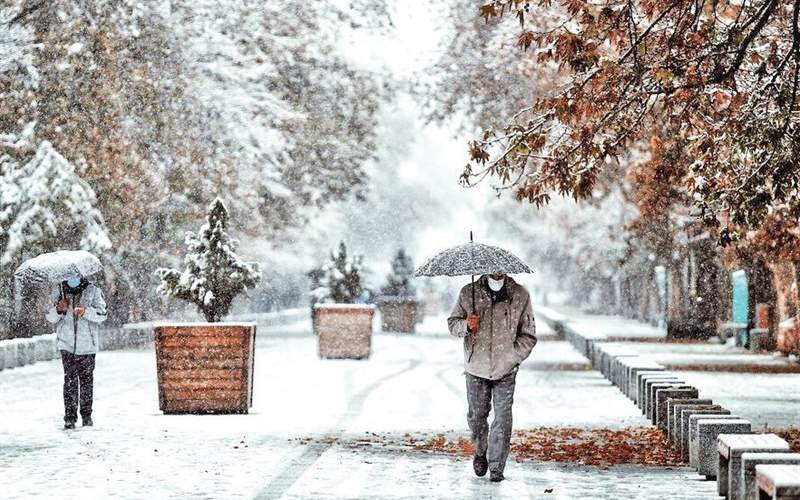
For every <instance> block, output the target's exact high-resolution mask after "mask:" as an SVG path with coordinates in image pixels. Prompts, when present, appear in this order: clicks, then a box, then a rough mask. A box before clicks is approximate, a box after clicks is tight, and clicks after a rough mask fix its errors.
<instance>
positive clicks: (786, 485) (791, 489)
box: [756, 464, 800, 500]
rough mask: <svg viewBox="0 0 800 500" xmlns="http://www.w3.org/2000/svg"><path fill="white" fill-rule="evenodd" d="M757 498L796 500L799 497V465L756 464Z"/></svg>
mask: <svg viewBox="0 0 800 500" xmlns="http://www.w3.org/2000/svg"><path fill="white" fill-rule="evenodd" d="M756 485H757V486H758V491H759V498H771V499H773V500H790V499H791V500H797V499H798V498H800V465H778V464H763V465H762V464H759V465H756Z"/></svg>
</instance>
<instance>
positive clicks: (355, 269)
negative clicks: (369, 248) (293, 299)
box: [311, 241, 367, 304]
mask: <svg viewBox="0 0 800 500" xmlns="http://www.w3.org/2000/svg"><path fill="white" fill-rule="evenodd" d="M361 262H362V257H361V256H360V255H354V256H352V257H350V256H348V255H347V247H346V246H345V244H344V242H343V241H342V242H340V243H339V251H338V253H336V254H334V253H331V260H330V262H329V263H327V264H325V265H324V266H323V267H322V270H321V273H320V275H319V277H318V282H317V286H316V287H315V288H313V289H312V291H311V296H312V300H313V301H315V302H333V303H337V304H354V303H356V302H357V301H358V299H359V298H360V297H361V296H362V295H363V294H364V292H365V291H367V289H366V288H365V287H364V284H363V281H362V276H361V274H362V273H363V266H362V263H361ZM312 286H313V284H312Z"/></svg>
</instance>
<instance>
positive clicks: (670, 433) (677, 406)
mask: <svg viewBox="0 0 800 500" xmlns="http://www.w3.org/2000/svg"><path fill="white" fill-rule="evenodd" d="M712 404H714V403H713V402H712V401H711V400H710V399H697V398H694V399H670V400H669V401H667V438H668V439H669V440H670V442H672V443H676V444H677V442H678V436H679V434H678V425H677V423H678V422H679V421H680V418H681V410H682V409H684V408H694V407H698V406H708V405H712Z"/></svg>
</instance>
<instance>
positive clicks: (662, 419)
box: [653, 387, 700, 431]
mask: <svg viewBox="0 0 800 500" xmlns="http://www.w3.org/2000/svg"><path fill="white" fill-rule="evenodd" d="M699 395H700V394H699V392H698V390H697V388H695V387H685V388H680V389H671V388H667V389H658V390H657V391H656V396H655V407H654V411H653V423H654V424H655V425H656V427H658V428H659V429H661V430H663V431H666V430H667V415H668V413H667V409H668V408H667V403H668V402H669V401H670V400H681V399H697V397H698V396H699Z"/></svg>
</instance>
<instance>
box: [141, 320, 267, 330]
mask: <svg viewBox="0 0 800 500" xmlns="http://www.w3.org/2000/svg"><path fill="white" fill-rule="evenodd" d="M210 326H256V322H255V321H218V322H216V323H209V322H207V321H196V322H195V321H166V320H165V321H156V322H155V323H153V328H159V327H210Z"/></svg>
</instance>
